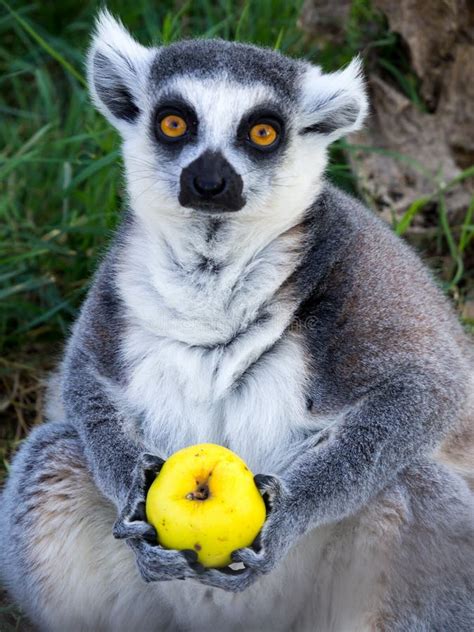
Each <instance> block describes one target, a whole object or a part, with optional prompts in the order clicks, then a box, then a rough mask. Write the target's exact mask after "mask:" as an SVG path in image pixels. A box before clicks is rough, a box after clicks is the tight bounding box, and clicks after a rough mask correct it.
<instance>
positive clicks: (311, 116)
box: [302, 57, 369, 143]
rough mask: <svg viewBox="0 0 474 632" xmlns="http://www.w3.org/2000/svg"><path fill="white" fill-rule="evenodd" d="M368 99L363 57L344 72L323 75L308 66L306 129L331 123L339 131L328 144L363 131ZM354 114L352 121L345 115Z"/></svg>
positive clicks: (304, 87) (304, 100)
mask: <svg viewBox="0 0 474 632" xmlns="http://www.w3.org/2000/svg"><path fill="white" fill-rule="evenodd" d="M368 107H369V105H368V98H367V91H366V86H365V81H364V76H363V65H362V60H361V58H360V57H355V58H354V59H353V60H352V61H351V63H350V64H349V65H348V66H347V67H346V68H344V69H343V70H338V71H337V72H332V73H329V74H323V73H322V72H321V69H320V68H319V67H317V66H309V67H308V70H307V72H306V75H305V77H304V80H303V98H302V111H303V112H302V113H303V126H304V127H310V126H312V125H315V124H318V123H322V122H324V121H328V120H331V121H333V122H334V124H335V125H336V124H338V123H340V125H337V129H335V130H334V131H333V132H331V133H329V134H327V141H328V143H332V142H333V141H334V140H336V139H337V138H340V137H341V136H344V135H345V134H349V133H350V132H353V131H355V130H358V129H360V128H361V127H362V124H363V122H364V119H365V117H366V116H367V112H368ZM348 111H353V112H354V116H353V117H347V116H344V112H348Z"/></svg>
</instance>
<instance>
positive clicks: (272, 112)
mask: <svg viewBox="0 0 474 632" xmlns="http://www.w3.org/2000/svg"><path fill="white" fill-rule="evenodd" d="M88 74H89V83H90V89H91V92H92V95H93V98H94V101H95V103H96V105H97V107H98V108H99V109H100V110H101V111H102V112H103V113H104V114H105V116H106V117H107V118H108V119H109V121H110V122H111V123H112V124H113V125H114V126H115V127H116V128H117V129H118V131H119V132H120V134H121V136H122V138H123V152H124V161H125V169H126V176H127V181H128V192H129V195H130V201H131V205H132V208H133V210H134V211H135V212H137V213H138V214H140V215H148V216H150V215H155V216H157V217H159V216H160V214H163V213H165V214H168V215H169V214H172V215H177V216H186V215H189V214H195V215H196V214H197V215H199V214H201V215H203V214H206V215H207V214H219V215H220V216H223V215H227V216H230V214H232V215H233V216H235V214H238V215H239V216H246V217H248V216H255V215H261V214H263V213H271V214H273V213H275V212H279V211H278V210H277V209H280V211H281V212H282V213H291V212H293V211H292V209H294V211H302V210H304V208H307V206H308V205H309V204H310V203H311V201H312V198H313V197H314V195H315V187H316V186H317V184H318V182H319V180H320V178H321V175H322V172H323V170H324V168H325V165H326V148H327V146H328V145H329V144H330V143H331V142H333V141H334V140H336V139H337V138H339V137H340V136H342V135H343V134H346V133H348V132H350V131H352V130H355V129H357V128H359V127H360V125H361V123H362V121H363V119H364V116H365V114H366V111H367V100H366V96H365V91H364V84H363V80H362V78H361V76H360V64H359V62H358V60H354V61H353V62H352V63H351V64H350V65H349V66H348V67H347V68H345V69H344V70H342V71H340V72H335V73H332V74H323V73H322V72H321V70H320V69H319V68H317V67H315V66H312V65H311V64H309V63H307V62H304V61H298V60H294V59H289V58H287V57H284V56H283V55H281V54H279V53H277V52H274V51H271V50H268V49H262V48H257V47H255V46H250V45H247V44H237V43H230V42H226V41H222V40H191V41H183V42H179V43H176V44H171V45H170V46H165V47H160V48H146V47H144V46H141V45H140V44H138V43H137V42H136V41H135V40H134V39H133V38H132V37H131V36H130V35H129V34H128V32H127V31H126V30H125V29H124V27H123V26H122V25H121V24H120V23H119V22H117V21H116V20H115V19H114V18H112V16H111V15H110V14H108V13H105V12H104V13H101V14H100V16H99V19H98V21H97V29H96V33H95V36H94V39H93V43H92V46H91V49H90V52H89V58H88Z"/></svg>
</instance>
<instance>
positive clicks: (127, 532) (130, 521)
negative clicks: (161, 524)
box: [112, 453, 164, 544]
mask: <svg viewBox="0 0 474 632" xmlns="http://www.w3.org/2000/svg"><path fill="white" fill-rule="evenodd" d="M163 463H164V461H163V459H161V458H160V457H158V456H155V455H153V454H147V453H145V454H142V456H141V458H140V460H139V462H138V463H137V465H136V467H135V472H134V474H133V480H132V485H131V487H130V490H129V492H128V496H127V500H126V502H125V506H124V507H123V508H122V511H121V512H120V514H119V517H118V518H117V520H116V522H115V524H114V527H113V531H112V533H113V535H114V537H115V538H118V539H121V540H124V539H129V538H143V539H145V540H147V541H149V542H152V543H155V544H156V541H157V540H156V531H155V529H154V528H153V527H152V526H151V525H149V524H148V523H147V522H146V512H145V502H146V495H147V493H148V490H149V488H150V485H151V484H152V483H153V481H154V480H155V477H156V475H157V474H158V472H159V471H160V470H161V468H162V467H163Z"/></svg>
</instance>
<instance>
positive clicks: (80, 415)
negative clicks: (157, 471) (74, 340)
mask: <svg viewBox="0 0 474 632" xmlns="http://www.w3.org/2000/svg"><path fill="white" fill-rule="evenodd" d="M63 399H64V407H65V411H66V415H67V418H68V419H69V420H70V421H71V422H72V423H74V425H75V426H76V427H77V429H78V432H79V435H80V437H81V439H82V442H83V445H84V453H85V456H86V458H87V462H88V465H89V467H90V470H91V473H92V475H93V477H94V480H95V482H96V485H97V486H98V487H99V489H100V490H101V491H102V493H103V494H104V495H105V496H107V498H109V499H110V500H111V501H112V502H113V503H114V504H115V505H116V506H117V507H119V508H121V507H122V506H123V505H124V503H125V501H126V499H127V497H128V493H129V490H130V488H131V486H132V481H133V475H134V470H135V466H136V464H137V462H138V459H139V455H140V453H141V452H142V450H141V448H140V445H139V443H138V442H137V441H133V440H132V439H131V437H130V436H129V435H127V434H126V433H125V431H124V429H123V425H124V422H126V419H125V418H124V416H123V414H121V412H120V410H119V407H118V406H117V404H116V403H115V402H114V401H113V397H112V395H111V393H110V392H107V386H106V383H105V378H104V377H103V376H101V374H100V372H99V369H98V367H97V365H96V364H95V362H94V356H91V355H90V353H88V352H86V351H84V350H83V349H81V348H80V347H79V346H78V345H75V346H74V348H73V349H71V350H70V351H69V353H68V356H67V360H66V364H65V380H64V386H63Z"/></svg>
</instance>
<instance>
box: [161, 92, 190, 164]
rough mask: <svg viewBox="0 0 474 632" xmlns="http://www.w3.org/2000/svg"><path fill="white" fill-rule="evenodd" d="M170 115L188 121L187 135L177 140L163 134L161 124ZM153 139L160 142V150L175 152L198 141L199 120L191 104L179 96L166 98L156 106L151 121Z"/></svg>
mask: <svg viewBox="0 0 474 632" xmlns="http://www.w3.org/2000/svg"><path fill="white" fill-rule="evenodd" d="M169 114H176V115H177V116H180V117H181V118H183V119H184V120H185V121H186V126H187V129H186V133H185V134H183V136H177V137H175V138H172V137H169V136H166V135H165V134H163V132H162V131H161V128H160V123H161V121H162V120H163V118H165V116H168V115H169ZM150 132H151V137H152V138H153V139H154V140H155V142H158V145H159V147H160V149H164V150H169V151H173V152H175V151H176V150H181V148H182V147H183V145H185V144H186V143H189V142H193V141H195V140H196V136H197V133H198V118H197V115H196V111H195V110H194V108H193V107H192V105H191V104H189V103H187V102H186V101H184V100H183V99H182V98H180V97H178V96H177V95H168V96H164V97H163V98H162V99H161V100H160V102H159V103H158V104H157V105H156V106H155V109H154V111H153V114H152V116H151V120H150Z"/></svg>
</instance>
